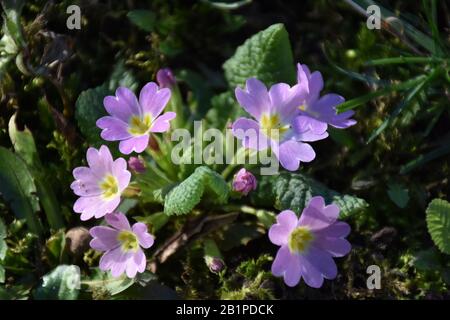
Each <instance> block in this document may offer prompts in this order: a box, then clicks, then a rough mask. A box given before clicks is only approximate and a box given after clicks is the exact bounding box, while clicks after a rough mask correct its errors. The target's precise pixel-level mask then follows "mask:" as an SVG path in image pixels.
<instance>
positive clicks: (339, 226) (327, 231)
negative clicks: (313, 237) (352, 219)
mask: <svg viewBox="0 0 450 320" xmlns="http://www.w3.org/2000/svg"><path fill="white" fill-rule="evenodd" d="M350 231H351V229H350V226H349V225H348V223H346V222H342V221H336V222H335V223H333V224H332V225H330V226H328V227H326V228H324V229H320V230H317V231H316V233H317V234H318V235H320V236H324V237H332V238H345V237H346V236H348V235H349V234H350Z"/></svg>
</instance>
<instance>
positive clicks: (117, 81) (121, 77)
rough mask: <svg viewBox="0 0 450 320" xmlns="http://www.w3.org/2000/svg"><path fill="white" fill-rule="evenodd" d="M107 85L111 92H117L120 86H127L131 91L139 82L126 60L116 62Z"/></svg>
mask: <svg viewBox="0 0 450 320" xmlns="http://www.w3.org/2000/svg"><path fill="white" fill-rule="evenodd" d="M106 85H107V87H108V90H109V91H110V92H111V93H113V92H115V91H116V89H117V88H118V87H119V86H123V87H127V88H128V89H130V90H131V91H135V90H136V89H137V88H138V82H137V80H136V78H135V76H134V74H133V73H132V72H131V71H130V70H128V69H127V68H126V66H125V61H124V60H119V62H117V63H116V65H115V66H114V70H113V72H112V73H111V76H110V77H109V80H108V82H107V83H106Z"/></svg>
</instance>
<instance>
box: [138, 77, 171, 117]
mask: <svg viewBox="0 0 450 320" xmlns="http://www.w3.org/2000/svg"><path fill="white" fill-rule="evenodd" d="M158 89H159V88H158V85H157V84H156V83H154V82H149V83H147V84H146V85H145V86H144V87H143V88H142V90H141V92H140V94H139V103H140V105H141V106H142V108H143V111H144V112H150V113H151V115H152V118H156V117H158V116H159V115H160V114H161V112H162V111H163V110H164V108H165V106H166V104H167V102H169V99H170V96H171V92H170V89H168V88H163V89H160V90H158Z"/></svg>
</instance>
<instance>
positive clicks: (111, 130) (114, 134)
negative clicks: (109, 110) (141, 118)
mask: <svg viewBox="0 0 450 320" xmlns="http://www.w3.org/2000/svg"><path fill="white" fill-rule="evenodd" d="M96 124H97V127H99V128H100V129H103V130H102V132H101V133H100V136H101V137H102V139H104V140H106V141H117V140H123V139H128V138H130V137H131V134H130V133H129V132H128V124H127V123H125V122H123V121H122V120H120V119H119V118H114V117H111V116H106V117H102V118H100V119H98V120H97V123H96Z"/></svg>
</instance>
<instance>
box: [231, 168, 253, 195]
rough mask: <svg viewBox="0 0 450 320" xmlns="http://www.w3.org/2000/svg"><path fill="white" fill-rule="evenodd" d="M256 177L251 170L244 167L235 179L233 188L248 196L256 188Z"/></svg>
mask: <svg viewBox="0 0 450 320" xmlns="http://www.w3.org/2000/svg"><path fill="white" fill-rule="evenodd" d="M256 184H257V183H256V178H255V176H254V175H253V174H252V173H251V172H250V171H247V170H245V168H242V169H241V170H239V171H238V172H237V173H236V174H235V176H234V179H233V190H234V191H236V192H239V193H242V194H243V195H244V196H246V195H247V194H248V193H249V192H250V191H252V190H256Z"/></svg>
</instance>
